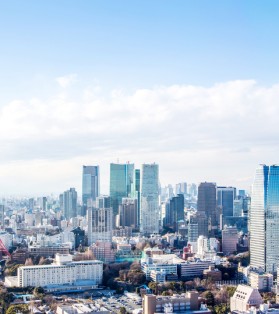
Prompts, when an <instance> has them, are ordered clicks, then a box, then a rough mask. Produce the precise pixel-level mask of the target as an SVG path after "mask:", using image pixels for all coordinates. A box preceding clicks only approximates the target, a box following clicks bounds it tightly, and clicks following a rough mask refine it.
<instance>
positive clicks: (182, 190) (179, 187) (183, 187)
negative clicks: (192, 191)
mask: <svg viewBox="0 0 279 314" xmlns="http://www.w3.org/2000/svg"><path fill="white" fill-rule="evenodd" d="M175 194H176V195H177V194H184V195H186V194H187V183H186V182H181V183H177V184H176V185H175Z"/></svg>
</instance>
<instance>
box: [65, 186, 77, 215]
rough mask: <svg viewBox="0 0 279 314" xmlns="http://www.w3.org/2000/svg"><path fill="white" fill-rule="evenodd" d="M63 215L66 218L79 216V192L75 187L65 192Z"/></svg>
mask: <svg viewBox="0 0 279 314" xmlns="http://www.w3.org/2000/svg"><path fill="white" fill-rule="evenodd" d="M63 215H64V217H65V218H66V219H71V218H73V217H76V216H77V192H76V190H75V189H74V188H70V190H67V191H65V192H64V193H63Z"/></svg>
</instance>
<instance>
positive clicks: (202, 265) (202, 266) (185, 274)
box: [179, 259, 215, 280]
mask: <svg viewBox="0 0 279 314" xmlns="http://www.w3.org/2000/svg"><path fill="white" fill-rule="evenodd" d="M210 266H212V267H214V266H215V263H214V262H213V261H211V260H200V259H196V260H193V261H186V262H185V261H184V262H183V263H181V264H180V265H179V272H180V276H181V279H182V280H189V279H194V278H196V277H202V276H203V271H204V270H206V269H208V268H209V267H210Z"/></svg>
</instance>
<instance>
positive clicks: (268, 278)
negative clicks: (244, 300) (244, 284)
mask: <svg viewBox="0 0 279 314" xmlns="http://www.w3.org/2000/svg"><path fill="white" fill-rule="evenodd" d="M249 283H250V286H251V287H252V288H255V289H258V290H259V291H260V292H270V291H271V288H272V285H273V275H272V274H268V273H264V272H263V271H259V270H251V271H250V274H249Z"/></svg>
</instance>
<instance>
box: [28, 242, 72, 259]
mask: <svg viewBox="0 0 279 314" xmlns="http://www.w3.org/2000/svg"><path fill="white" fill-rule="evenodd" d="M28 252H29V254H30V255H31V256H43V257H52V256H54V255H55V254H69V253H70V246H69V245H67V244H61V245H59V244H57V245H54V244H53V245H47V246H41V245H31V246H29V247H28Z"/></svg>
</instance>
